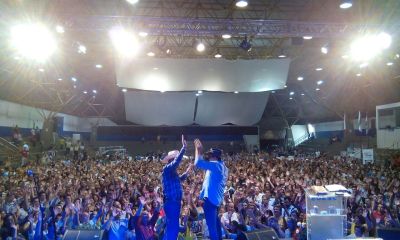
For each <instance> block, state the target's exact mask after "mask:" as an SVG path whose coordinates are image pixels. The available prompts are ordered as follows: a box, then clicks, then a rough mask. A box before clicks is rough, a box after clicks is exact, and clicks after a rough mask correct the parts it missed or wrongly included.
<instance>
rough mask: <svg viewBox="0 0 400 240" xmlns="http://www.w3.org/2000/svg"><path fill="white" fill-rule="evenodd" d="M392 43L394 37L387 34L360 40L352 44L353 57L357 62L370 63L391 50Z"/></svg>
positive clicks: (369, 36) (383, 33)
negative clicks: (369, 61)
mask: <svg viewBox="0 0 400 240" xmlns="http://www.w3.org/2000/svg"><path fill="white" fill-rule="evenodd" d="M391 43H392V37H391V36H390V35H389V34H387V33H385V32H382V33H379V34H377V35H367V36H364V37H361V38H358V39H356V40H355V41H354V42H353V43H352V44H351V47H350V52H351V57H352V59H353V60H355V61H368V60H370V59H372V58H373V57H375V56H377V55H378V54H380V53H381V52H382V51H383V50H385V49H387V48H389V47H390V45H391Z"/></svg>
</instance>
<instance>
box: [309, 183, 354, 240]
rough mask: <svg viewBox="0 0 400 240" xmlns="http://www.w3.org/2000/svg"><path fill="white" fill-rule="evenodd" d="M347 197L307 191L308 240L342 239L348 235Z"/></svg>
mask: <svg viewBox="0 0 400 240" xmlns="http://www.w3.org/2000/svg"><path fill="white" fill-rule="evenodd" d="M346 198H347V197H346V196H345V195H344V194H337V193H335V192H329V191H327V192H326V194H324V195H319V194H316V193H314V192H313V191H312V190H311V189H306V211H307V239H308V240H326V239H340V238H344V237H345V236H346V235H347V208H346Z"/></svg>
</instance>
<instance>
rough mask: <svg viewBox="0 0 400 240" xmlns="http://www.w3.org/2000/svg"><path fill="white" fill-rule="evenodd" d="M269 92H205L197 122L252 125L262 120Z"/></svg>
mask: <svg viewBox="0 0 400 240" xmlns="http://www.w3.org/2000/svg"><path fill="white" fill-rule="evenodd" d="M268 96H269V93H267V92H261V93H238V94H234V93H218V92H205V93H203V95H202V96H200V97H199V104H198V108H197V117H196V123H198V124H200V125H205V126H217V125H221V124H225V123H232V124H236V125H240V126H250V125H253V124H256V123H258V122H259V121H260V119H261V117H262V114H263V113H264V110H265V106H266V104H267V101H268Z"/></svg>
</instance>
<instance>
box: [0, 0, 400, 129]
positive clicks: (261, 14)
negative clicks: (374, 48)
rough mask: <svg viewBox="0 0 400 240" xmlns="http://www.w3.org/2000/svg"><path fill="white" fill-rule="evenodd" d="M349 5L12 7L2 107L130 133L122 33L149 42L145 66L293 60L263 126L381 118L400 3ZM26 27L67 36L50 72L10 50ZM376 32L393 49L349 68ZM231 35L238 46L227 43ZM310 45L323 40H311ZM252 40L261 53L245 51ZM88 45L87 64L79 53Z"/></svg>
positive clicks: (301, 1)
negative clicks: (41, 26)
mask: <svg viewBox="0 0 400 240" xmlns="http://www.w3.org/2000/svg"><path fill="white" fill-rule="evenodd" d="M339 3H340V0H324V1H321V0H264V1H261V0H260V1H257V0H251V1H249V5H248V7H246V8H243V9H239V8H237V7H236V6H235V1H232V0H229V1H228V0H217V1H211V0H203V1H188V0H171V1H170V0H140V1H139V2H138V3H136V4H134V5H131V4H129V3H127V1H125V0H116V1H108V0H47V1H39V0H38V1H22V0H18V1H15V0H6V1H2V3H0V10H1V13H2V15H1V16H0V19H1V23H0V29H1V31H0V32H1V40H0V47H1V51H2V54H1V56H0V61H1V68H0V98H1V99H5V100H9V101H13V102H18V103H22V104H27V105H31V106H37V107H42V108H46V109H49V110H52V111H59V112H64V113H69V114H74V115H79V116H89V117H90V116H105V117H110V118H112V119H113V120H114V121H116V122H118V123H124V122H125V107H124V97H123V92H122V88H120V87H118V86H117V81H116V76H115V75H116V74H115V66H114V56H115V52H114V50H113V47H112V45H111V42H110V41H109V36H108V32H109V30H110V28H112V27H113V26H115V25H120V26H124V27H126V28H131V29H134V30H135V31H136V32H146V33H147V36H146V37H138V38H139V39H141V40H140V41H142V42H144V43H145V44H144V47H143V53H142V54H143V56H141V57H147V56H146V53H148V52H150V51H151V52H153V53H154V55H155V56H154V57H155V58H179V59H182V58H203V59H204V58H214V56H215V54H216V53H220V54H221V55H222V58H225V59H227V60H235V59H272V58H278V57H279V56H282V55H285V56H286V57H288V58H290V59H291V60H292V62H291V66H290V69H289V76H288V79H287V84H286V85H287V87H286V88H284V89H281V90H276V91H273V92H271V93H270V98H269V101H268V103H267V107H266V109H265V112H264V115H263V119H262V120H261V124H262V125H263V126H265V127H267V128H271V127H274V128H275V127H276V128H281V125H282V124H283V125H284V126H286V125H292V124H294V123H305V122H315V121H324V120H334V119H340V118H341V117H342V116H343V113H344V112H346V113H347V114H348V115H351V114H354V115H356V113H357V112H358V111H363V112H368V113H369V115H370V116H372V115H374V109H375V106H376V105H378V104H382V103H389V102H394V101H399V100H400V67H399V66H400V61H399V59H398V58H396V54H398V53H400V47H399V44H398V41H396V40H397V39H398V37H399V29H400V25H399V20H400V19H399V18H400V1H397V0H354V1H353V7H352V8H350V9H346V10H343V9H340V8H339ZM25 19H30V20H35V21H41V22H44V23H46V24H47V25H48V26H50V27H52V28H55V26H57V25H61V26H63V27H64V29H65V32H64V33H62V34H57V33H55V34H57V38H58V41H59V45H60V47H59V48H60V49H62V52H61V53H59V54H57V55H55V56H54V57H53V58H52V60H51V61H49V62H48V63H46V64H36V63H32V62H27V61H24V60H23V59H21V58H20V57H19V56H17V55H15V53H13V52H12V51H11V50H10V49H9V48H8V38H9V36H8V35H9V29H10V26H12V25H13V24H16V23H18V22H19V21H23V20H25ZM370 29H372V30H384V31H387V32H390V34H391V35H392V37H393V42H392V46H391V48H390V49H389V50H387V51H385V53H384V54H382V55H381V56H380V57H378V58H376V59H375V60H374V61H373V62H370V63H369V66H367V67H365V68H360V67H359V65H355V64H354V63H351V62H350V61H348V60H347V59H343V58H342V56H343V55H344V48H345V47H346V46H348V45H349V44H350V41H351V38H352V37H354V35H355V33H360V32H365V31H366V30H370ZM225 33H229V34H231V38H229V39H224V38H222V37H221V36H222V34H225ZM305 35H311V36H313V39H311V40H304V39H303V36H305ZM245 37H247V39H248V40H249V41H250V43H251V44H252V48H251V51H245V50H243V49H241V48H240V47H239V45H240V43H241V42H242V41H243V40H244V38H245ZM199 41H201V42H203V43H204V44H205V45H206V50H205V51H204V52H202V53H198V52H197V51H196V48H195V45H196V44H197V43H198V42H199ZM326 44H328V46H329V53H328V54H326V55H324V54H321V51H320V48H321V47H322V46H324V45H326ZM81 45H83V46H85V47H86V54H81V53H78V51H77V50H78V47H79V46H81ZM388 62H392V63H393V65H390V66H387V65H386V64H387V63H388ZM96 65H101V68H100V66H97V67H96ZM316 68H322V69H323V70H322V71H316ZM357 74H359V75H360V74H361V76H357ZM300 76H301V77H303V80H301V81H299V80H298V77H300ZM73 79H76V81H72V80H73ZM320 80H322V81H323V83H322V84H321V85H318V84H317V82H318V81H320ZM74 86H75V87H74ZM317 88H318V89H319V90H318V91H317V90H316V89H317ZM93 90H95V91H96V93H94V92H93ZM127 91H136V90H134V89H128V90H127ZM291 92H293V93H292V95H291ZM193 94H194V93H193ZM199 97H201V96H199Z"/></svg>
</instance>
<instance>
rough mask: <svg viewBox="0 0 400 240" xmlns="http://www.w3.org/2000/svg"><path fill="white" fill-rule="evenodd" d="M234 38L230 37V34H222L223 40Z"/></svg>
mask: <svg viewBox="0 0 400 240" xmlns="http://www.w3.org/2000/svg"><path fill="white" fill-rule="evenodd" d="M231 37H232V36H231V35H230V34H222V38H223V39H229V38H231Z"/></svg>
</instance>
